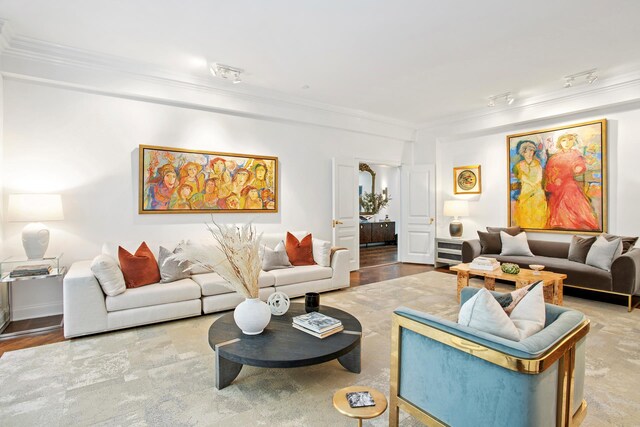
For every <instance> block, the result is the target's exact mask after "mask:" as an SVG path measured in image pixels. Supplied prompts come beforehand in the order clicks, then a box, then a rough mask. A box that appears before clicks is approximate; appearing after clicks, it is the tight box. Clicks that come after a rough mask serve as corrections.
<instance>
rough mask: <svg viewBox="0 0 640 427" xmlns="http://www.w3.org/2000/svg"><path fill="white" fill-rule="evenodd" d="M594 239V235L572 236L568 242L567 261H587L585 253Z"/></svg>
mask: <svg viewBox="0 0 640 427" xmlns="http://www.w3.org/2000/svg"><path fill="white" fill-rule="evenodd" d="M595 241H596V238H595V237H578V236H573V237H572V238H571V243H570V244H569V256H568V259H569V261H575V262H579V263H582V264H584V263H585V262H586V261H587V254H588V253H589V249H591V245H593V242H595Z"/></svg>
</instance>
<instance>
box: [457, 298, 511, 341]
mask: <svg viewBox="0 0 640 427" xmlns="http://www.w3.org/2000/svg"><path fill="white" fill-rule="evenodd" d="M458 323H459V324H461V325H465V326H470V327H472V328H474V329H477V330H479V331H483V332H487V333H489V334H491V335H496V336H498V337H502V338H506V339H508V340H511V341H518V340H519V339H520V332H518V329H517V328H516V326H515V325H514V324H513V322H512V321H511V319H509V316H507V313H505V312H504V310H503V309H502V307H501V306H500V304H499V303H498V301H496V299H495V298H494V297H493V295H491V292H489V291H488V290H486V289H485V288H482V289H480V290H479V291H478V292H477V293H476V294H475V295H474V296H472V297H471V298H469V300H468V301H467V302H465V303H464V304H462V307H460V314H459V315H458Z"/></svg>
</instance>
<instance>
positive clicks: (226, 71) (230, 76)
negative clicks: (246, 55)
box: [209, 62, 244, 84]
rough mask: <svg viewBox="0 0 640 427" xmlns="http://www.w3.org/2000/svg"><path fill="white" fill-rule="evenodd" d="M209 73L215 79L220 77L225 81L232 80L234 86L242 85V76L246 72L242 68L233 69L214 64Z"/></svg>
mask: <svg viewBox="0 0 640 427" xmlns="http://www.w3.org/2000/svg"><path fill="white" fill-rule="evenodd" d="M209 71H211V74H213V75H214V76H215V77H219V78H221V79H225V80H231V82H232V83H233V84H236V83H242V79H241V78H240V74H242V73H243V72H244V70H243V69H241V68H236V67H231V66H229V65H224V64H218V63H216V62H214V63H212V64H211V66H210V67H209Z"/></svg>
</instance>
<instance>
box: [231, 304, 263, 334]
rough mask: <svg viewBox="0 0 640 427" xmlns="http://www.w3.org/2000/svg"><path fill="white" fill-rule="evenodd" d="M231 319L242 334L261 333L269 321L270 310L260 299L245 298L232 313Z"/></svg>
mask: <svg viewBox="0 0 640 427" xmlns="http://www.w3.org/2000/svg"><path fill="white" fill-rule="evenodd" d="M233 319H234V320H235V321H236V325H238V327H239V328H240V330H241V331H242V333H243V334H246V335H258V334H260V333H262V331H263V330H264V328H266V327H267V325H268V324H269V321H270V320H271V310H270V309H269V306H268V305H267V303H265V302H264V301H262V300H261V299H260V298H247V299H245V300H244V301H242V302H241V303H240V304H238V306H237V307H236V309H235V310H234V311H233Z"/></svg>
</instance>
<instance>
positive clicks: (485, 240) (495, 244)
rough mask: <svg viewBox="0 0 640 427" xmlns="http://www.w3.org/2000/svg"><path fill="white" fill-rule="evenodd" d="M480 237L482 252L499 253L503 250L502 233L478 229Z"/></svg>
mask: <svg viewBox="0 0 640 427" xmlns="http://www.w3.org/2000/svg"><path fill="white" fill-rule="evenodd" d="M478 237H479V238H480V247H481V248H482V250H481V251H480V253H481V254H499V253H500V252H502V240H500V233H485V232H484V231H480V230H478Z"/></svg>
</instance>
